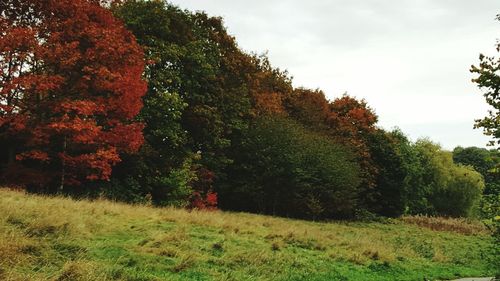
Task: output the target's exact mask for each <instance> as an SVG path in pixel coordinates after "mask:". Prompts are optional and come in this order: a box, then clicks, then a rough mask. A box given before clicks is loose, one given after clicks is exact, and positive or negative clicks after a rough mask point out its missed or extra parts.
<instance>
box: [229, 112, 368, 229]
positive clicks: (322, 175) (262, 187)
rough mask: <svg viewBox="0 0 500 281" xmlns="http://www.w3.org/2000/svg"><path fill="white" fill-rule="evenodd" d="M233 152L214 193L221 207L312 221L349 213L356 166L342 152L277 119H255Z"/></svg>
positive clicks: (347, 153) (355, 187) (317, 136)
mask: <svg viewBox="0 0 500 281" xmlns="http://www.w3.org/2000/svg"><path fill="white" fill-rule="evenodd" d="M239 147H240V153H239V156H238V157H237V158H235V160H234V163H233V164H232V165H231V166H230V167H228V169H229V171H228V174H231V175H233V176H232V177H231V179H230V180H229V181H228V182H227V185H226V186H224V187H225V188H221V190H220V195H221V196H220V200H221V202H220V204H221V206H222V207H223V208H228V209H232V210H240V211H242V210H244V211H253V212H261V213H267V214H273V215H283V216H294V217H301V218H313V219H314V218H345V217H349V216H351V215H352V214H353V211H354V209H355V208H356V206H357V205H356V203H357V202H356V198H357V193H358V187H359V183H360V178H359V166H358V164H357V162H356V160H355V159H354V157H353V155H352V153H350V151H349V150H348V149H347V148H346V147H344V146H342V145H339V144H336V143H334V142H332V141H331V140H330V139H329V138H328V137H326V136H324V135H321V134H317V133H314V132H311V131H308V130H306V129H305V128H304V127H302V126H301V125H299V124H298V123H296V122H294V121H293V120H290V119H289V118H286V117H279V116H278V117H277V116H262V117H260V118H258V119H256V120H255V122H254V124H253V125H252V126H251V128H250V130H249V131H248V132H247V133H246V134H245V136H244V137H243V138H242V143H241V144H240V145H239Z"/></svg>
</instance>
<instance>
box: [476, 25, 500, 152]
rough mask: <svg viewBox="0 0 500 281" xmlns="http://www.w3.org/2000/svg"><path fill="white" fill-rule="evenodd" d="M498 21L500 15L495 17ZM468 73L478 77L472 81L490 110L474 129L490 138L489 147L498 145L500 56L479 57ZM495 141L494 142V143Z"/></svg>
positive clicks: (498, 43)
mask: <svg viewBox="0 0 500 281" xmlns="http://www.w3.org/2000/svg"><path fill="white" fill-rule="evenodd" d="M497 20H498V21H500V15H498V16H497ZM496 50H497V52H500V41H497V45H496ZM470 71H471V72H472V73H475V74H477V75H478V76H477V77H476V78H474V79H472V81H473V82H474V83H476V84H477V86H478V87H479V88H480V89H482V90H483V91H484V93H483V96H484V97H485V99H486V102H487V103H488V104H489V105H491V107H492V109H491V110H490V111H489V112H488V116H486V117H484V118H482V119H478V120H476V124H475V127H476V128H483V129H484V134H485V135H488V136H491V137H492V138H493V140H492V141H491V142H490V144H491V145H494V144H495V143H496V144H497V145H498V144H500V56H499V57H493V56H485V55H483V54H481V55H479V66H474V65H473V66H471V69H470ZM495 140H496V141H495Z"/></svg>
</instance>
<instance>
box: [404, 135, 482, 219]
mask: <svg viewBox="0 0 500 281" xmlns="http://www.w3.org/2000/svg"><path fill="white" fill-rule="evenodd" d="M415 149H416V150H417V152H418V155H419V161H420V165H421V167H423V172H422V174H421V179H420V180H419V182H420V185H419V187H418V188H419V189H421V190H423V191H424V192H419V194H423V195H424V198H425V201H426V202H427V203H428V205H427V207H428V209H427V210H425V212H424V213H425V214H430V215H442V216H453V217H460V216H464V217H466V216H470V215H471V214H472V211H473V208H474V207H476V206H477V203H478V202H479V200H480V198H481V194H482V192H483V189H484V180H483V177H482V176H481V174H479V173H478V172H476V171H475V170H474V169H473V168H471V167H469V166H463V165H456V164H455V163H453V155H452V153H451V152H448V151H443V150H442V149H441V147H440V146H439V145H438V144H435V143H433V142H431V141H429V140H426V139H422V140H418V141H417V142H416V144H415ZM413 213H415V212H413Z"/></svg>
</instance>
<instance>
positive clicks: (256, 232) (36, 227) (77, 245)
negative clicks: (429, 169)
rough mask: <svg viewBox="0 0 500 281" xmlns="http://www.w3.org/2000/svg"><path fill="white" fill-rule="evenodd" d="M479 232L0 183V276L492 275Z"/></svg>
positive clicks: (301, 277) (299, 277) (288, 277)
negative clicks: (79, 196)
mask: <svg viewBox="0 0 500 281" xmlns="http://www.w3.org/2000/svg"><path fill="white" fill-rule="evenodd" d="M489 243H491V240H490V237H489V236H487V235H486V234H479V235H463V234H458V233H452V232H446V231H432V230H429V229H427V228H420V227H418V226H415V225H411V224H406V223H403V222H402V221H394V222H392V223H388V224H380V223H314V222H305V221H298V220H291V219H283V218H273V217H268V216H260V215H251V214H243V213H227V212H196V211H193V212H188V211H185V210H179V209H168V208H167V209H157V208H151V207H145V206H130V205H124V204H117V203H111V202H107V201H96V202H89V201H73V200H70V199H65V198H48V197H41V196H32V195H25V194H23V193H21V192H15V191H9V190H2V189H0V280H424V277H426V278H429V279H432V280H434V279H447V278H453V277H456V276H481V275H489V274H492V272H491V271H492V269H491V268H488V266H487V265H486V263H485V262H484V260H485V259H486V258H487V257H486V256H485V254H484V253H485V252H486V250H485V249H486V248H487V247H488V246H489V245H488V244H489Z"/></svg>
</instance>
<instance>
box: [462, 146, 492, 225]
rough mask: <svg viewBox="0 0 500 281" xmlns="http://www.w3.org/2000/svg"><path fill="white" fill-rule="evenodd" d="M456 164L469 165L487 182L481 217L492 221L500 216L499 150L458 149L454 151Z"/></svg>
mask: <svg viewBox="0 0 500 281" xmlns="http://www.w3.org/2000/svg"><path fill="white" fill-rule="evenodd" d="M453 160H454V161H455V162H456V163H460V164H463V165H469V166H471V167H473V168H474V169H475V170H476V171H478V172H479V173H481V174H482V175H483V177H484V181H485V189H484V192H483V198H482V201H481V206H480V215H481V216H482V217H483V218H485V219H491V218H494V217H495V216H498V215H500V173H499V170H498V169H499V167H500V152H499V151H498V150H497V149H491V150H487V149H484V148H478V147H466V148H462V147H457V148H455V149H454V150H453Z"/></svg>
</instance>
